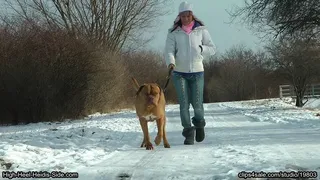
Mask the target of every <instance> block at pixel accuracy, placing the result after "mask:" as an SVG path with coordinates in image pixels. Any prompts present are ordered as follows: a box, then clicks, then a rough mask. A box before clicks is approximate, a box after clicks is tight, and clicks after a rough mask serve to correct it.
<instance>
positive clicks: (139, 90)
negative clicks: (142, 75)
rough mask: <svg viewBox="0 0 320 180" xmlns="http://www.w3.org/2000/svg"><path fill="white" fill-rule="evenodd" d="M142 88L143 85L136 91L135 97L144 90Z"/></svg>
mask: <svg viewBox="0 0 320 180" xmlns="http://www.w3.org/2000/svg"><path fill="white" fill-rule="evenodd" d="M144 86H145V85H142V86H140V87H139V89H138V91H137V93H136V95H137V96H138V95H139V93H140V92H141V90H142V89H143V88H144Z"/></svg>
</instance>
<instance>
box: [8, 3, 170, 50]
mask: <svg viewBox="0 0 320 180" xmlns="http://www.w3.org/2000/svg"><path fill="white" fill-rule="evenodd" d="M4 1H5V5H6V8H7V9H10V11H11V12H13V15H14V16H18V17H20V18H23V19H25V20H35V19H37V21H38V22H41V23H45V24H47V26H48V27H51V28H53V27H54V28H56V27H60V28H64V29H66V30H67V31H68V32H69V35H71V36H75V37H77V38H79V37H87V38H89V39H90V40H91V41H92V42H94V43H96V44H100V45H103V46H105V47H107V48H108V49H109V50H111V51H114V50H119V49H121V48H123V47H125V46H128V45H130V44H135V45H136V46H139V45H142V44H143V43H145V42H147V41H149V40H150V38H146V37H145V35H146V33H148V32H149V31H148V30H150V29H152V28H153V27H155V26H156V25H159V19H158V18H159V17H160V16H161V15H164V14H166V13H168V11H167V10H166V9H167V8H166V6H167V5H168V3H170V2H171V1H170V0H4ZM2 16H8V12H7V13H5V14H2ZM144 37H145V38H144ZM136 43H140V44H138V45H137V44H136Z"/></svg>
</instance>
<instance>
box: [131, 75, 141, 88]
mask: <svg viewBox="0 0 320 180" xmlns="http://www.w3.org/2000/svg"><path fill="white" fill-rule="evenodd" d="M131 81H132V82H133V87H134V89H135V90H136V91H137V90H138V89H139V87H140V86H139V83H138V81H137V80H136V79H135V78H134V77H132V78H131Z"/></svg>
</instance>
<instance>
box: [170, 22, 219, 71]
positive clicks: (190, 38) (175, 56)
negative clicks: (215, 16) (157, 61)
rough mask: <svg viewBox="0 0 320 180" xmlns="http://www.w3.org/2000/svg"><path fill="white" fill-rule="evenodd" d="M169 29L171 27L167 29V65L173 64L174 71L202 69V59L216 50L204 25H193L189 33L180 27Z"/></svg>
mask: <svg viewBox="0 0 320 180" xmlns="http://www.w3.org/2000/svg"><path fill="white" fill-rule="evenodd" d="M171 31H172V28H171V29H169V32H168V35H167V39H166V48H165V60H166V64H167V66H169V64H174V65H175V71H177V72H184V73H189V72H201V71H204V67H203V60H204V59H205V58H208V57H209V56H211V55H214V54H215V50H216V47H215V45H214V43H213V42H212V39H211V37H210V34H209V32H208V30H207V29H206V27H205V26H198V27H195V28H194V29H193V30H192V32H191V33H190V34H187V33H185V31H183V30H182V28H180V27H177V28H176V29H175V30H174V31H173V32H171ZM199 45H201V46H202V48H201V47H200V46H199ZM201 50H202V52H201Z"/></svg>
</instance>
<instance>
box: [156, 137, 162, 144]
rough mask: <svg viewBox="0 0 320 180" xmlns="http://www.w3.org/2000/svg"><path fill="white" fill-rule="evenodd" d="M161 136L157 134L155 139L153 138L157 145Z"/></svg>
mask: <svg viewBox="0 0 320 180" xmlns="http://www.w3.org/2000/svg"><path fill="white" fill-rule="evenodd" d="M161 139H162V138H161V137H160V136H157V137H156V138H155V139H154V143H155V144H156V145H157V146H158V145H159V144H160V143H161Z"/></svg>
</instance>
